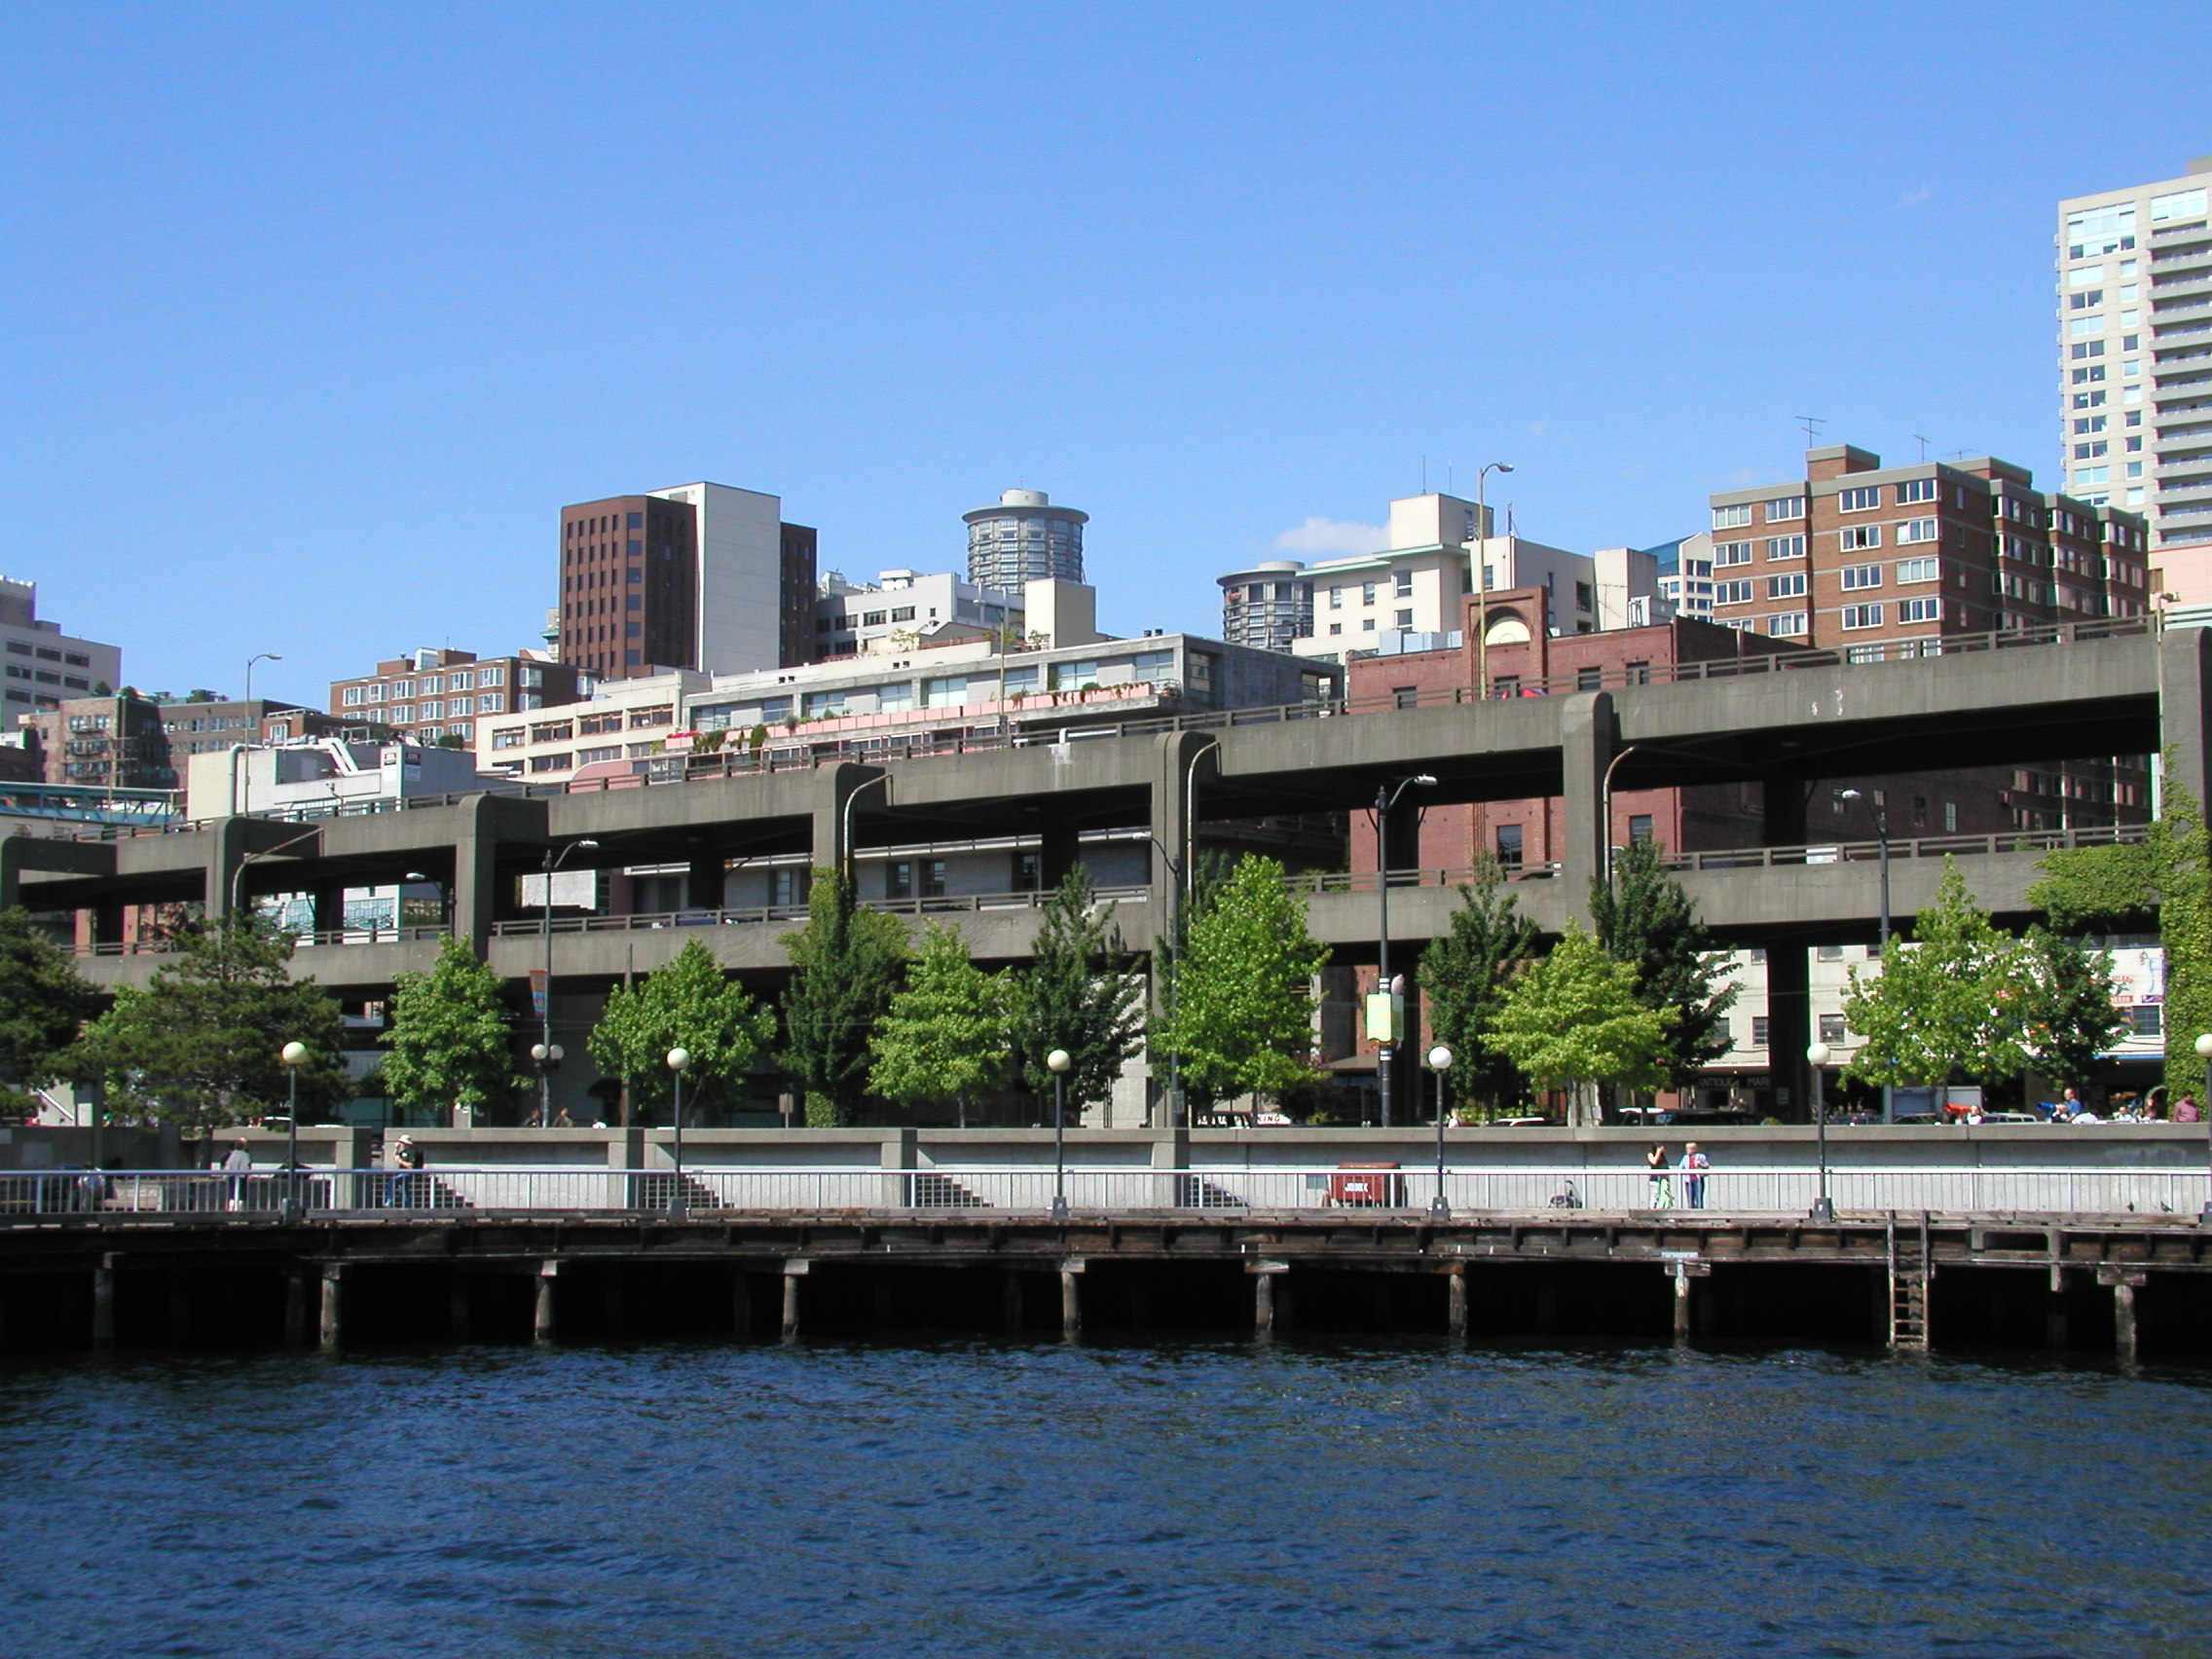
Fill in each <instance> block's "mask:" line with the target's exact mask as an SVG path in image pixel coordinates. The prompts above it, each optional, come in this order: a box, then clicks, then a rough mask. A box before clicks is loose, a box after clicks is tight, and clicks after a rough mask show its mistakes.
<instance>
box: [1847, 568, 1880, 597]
mask: <svg viewBox="0 0 2212 1659" xmlns="http://www.w3.org/2000/svg"><path fill="white" fill-rule="evenodd" d="M1881 585H1882V567H1881V566H1879V565H1846V566H1844V568H1843V587H1844V591H1845V592H1846V593H1849V592H1851V591H1852V590H1853V589H1854V588H1878V587H1880V586H1881Z"/></svg>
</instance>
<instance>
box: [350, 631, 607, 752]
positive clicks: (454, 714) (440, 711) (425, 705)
mask: <svg viewBox="0 0 2212 1659" xmlns="http://www.w3.org/2000/svg"><path fill="white" fill-rule="evenodd" d="M589 692H590V682H589V681H588V679H587V678H586V676H585V674H584V671H583V670H582V669H581V668H579V667H578V666H577V665H576V664H574V663H568V662H547V661H545V660H544V659H542V658H540V657H535V656H530V655H516V656H498V657H479V656H477V655H476V654H475V652H473V651H456V650H431V649H429V648H428V647H427V646H425V647H424V648H423V649H420V650H414V651H410V652H408V653H407V654H406V655H405V656H403V657H394V658H392V659H391V660H390V661H389V662H380V663H378V664H377V670H376V672H375V673H374V674H365V675H361V676H358V677H357V678H355V679H352V680H336V681H332V682H331V685H330V707H331V710H332V713H333V716H334V718H335V719H336V720H337V721H338V723H339V724H340V725H342V726H345V727H347V728H348V729H352V728H355V727H363V726H365V727H369V728H371V729H373V730H375V731H377V732H379V733H384V732H389V733H392V734H394V735H396V736H398V737H400V738H402V739H404V740H405V741H407V742H409V743H414V744H418V745H421V746H423V747H425V748H428V747H432V746H434V745H436V744H437V743H438V742H439V741H440V740H441V739H445V738H454V739H458V740H459V743H460V746H461V748H464V749H465V748H467V747H468V746H470V745H471V744H473V743H474V742H475V740H476V717H477V716H479V715H503V714H510V713H514V712H517V711H520V710H528V709H550V708H554V707H556V706H558V705H560V704H563V703H573V702H576V701H577V700H578V699H580V698H582V697H584V696H587V695H588V694H589ZM314 735H319V734H314Z"/></svg>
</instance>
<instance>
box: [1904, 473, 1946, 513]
mask: <svg viewBox="0 0 2212 1659" xmlns="http://www.w3.org/2000/svg"><path fill="white" fill-rule="evenodd" d="M1939 488H1940V487H1939V486H1938V485H1937V484H1936V480H1935V479H1933V478H1908V479H1906V480H1905V481H1904V482H1903V483H1902V484H1899V486H1898V505H1899V506H1900V507H1909V506H1911V505H1912V504H1913V503H1914V502H1915V501H1933V500H1936V498H1937V491H1938V489H1939Z"/></svg>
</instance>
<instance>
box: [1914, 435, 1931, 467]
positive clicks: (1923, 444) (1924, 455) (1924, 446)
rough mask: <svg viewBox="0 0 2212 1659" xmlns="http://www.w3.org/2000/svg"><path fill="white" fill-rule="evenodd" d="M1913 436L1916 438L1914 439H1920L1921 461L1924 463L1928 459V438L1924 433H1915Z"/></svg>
mask: <svg viewBox="0 0 2212 1659" xmlns="http://www.w3.org/2000/svg"><path fill="white" fill-rule="evenodd" d="M1912 435H1913V436H1914V437H1915V438H1916V439H1918V440H1919V443H1920V459H1921V460H1922V461H1926V460H1927V459H1928V438H1927V435H1926V434H1925V433H1922V432H1915V433H1913V434H1912Z"/></svg>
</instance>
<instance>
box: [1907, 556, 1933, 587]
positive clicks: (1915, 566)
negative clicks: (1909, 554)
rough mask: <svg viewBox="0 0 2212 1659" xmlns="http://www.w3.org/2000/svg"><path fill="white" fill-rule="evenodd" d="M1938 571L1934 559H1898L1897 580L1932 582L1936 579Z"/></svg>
mask: <svg viewBox="0 0 2212 1659" xmlns="http://www.w3.org/2000/svg"><path fill="white" fill-rule="evenodd" d="M1939 572H1940V567H1939V566H1938V565H1937V564H1936V561H1935V560H1934V559H1899V561H1898V580H1899V582H1932V581H1935V580H1936V579H1937V576H1938V574H1939Z"/></svg>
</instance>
